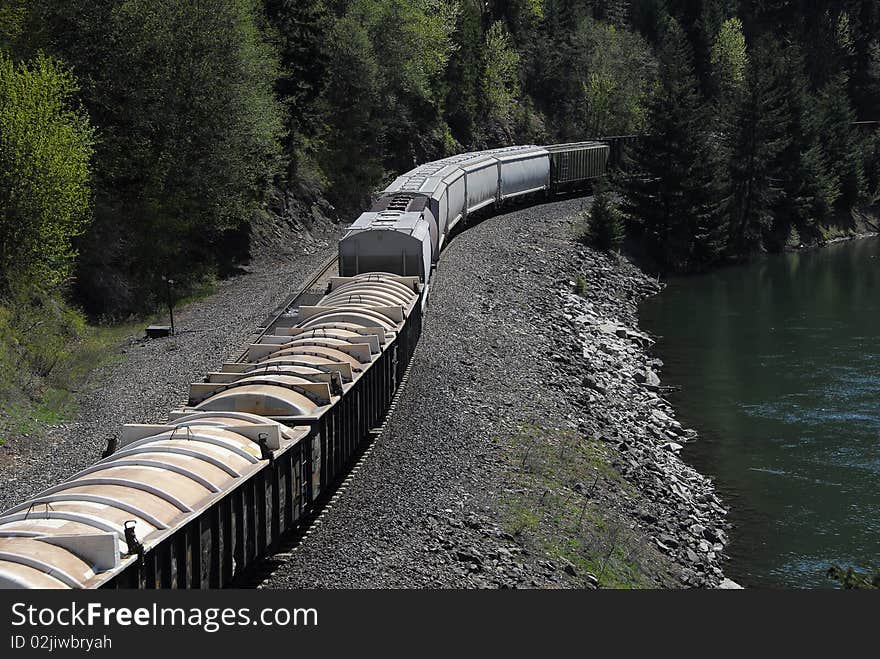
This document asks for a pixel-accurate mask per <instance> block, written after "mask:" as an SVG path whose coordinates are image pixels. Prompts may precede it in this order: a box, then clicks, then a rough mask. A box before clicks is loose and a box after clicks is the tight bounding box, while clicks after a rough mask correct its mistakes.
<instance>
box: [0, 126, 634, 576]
mask: <svg viewBox="0 0 880 659" xmlns="http://www.w3.org/2000/svg"><path fill="white" fill-rule="evenodd" d="M630 139H632V138H612V139H609V140H606V141H604V142H600V141H597V142H581V143H576V144H567V145H554V146H549V147H535V146H526V147H510V148H507V149H496V150H492V151H485V152H479V153H469V154H462V155H460V156H455V157H453V158H447V159H444V160H441V161H437V162H433V163H428V164H426V165H422V166H420V167H418V168H416V169H415V170H413V171H412V172H409V173H407V174H405V175H403V176H401V177H400V178H398V179H397V180H396V181H395V182H394V183H392V185H391V186H389V188H387V189H386V190H385V191H384V192H383V193H382V194H381V196H380V197H379V199H378V201H377V202H376V204H375V205H374V206H373V208H371V209H370V210H369V211H368V212H366V213H364V214H363V215H361V217H360V218H358V220H357V221H356V222H355V223H354V224H353V225H352V226H351V227H349V229H348V231H347V232H346V234H345V236H344V237H343V238H342V240H341V241H340V243H339V256H338V257H337V259H333V260H330V261H328V262H327V263H326V264H324V266H323V267H322V268H321V269H320V270H319V271H318V272H317V273H316V274H315V276H314V277H313V278H312V279H311V280H310V281H309V282H308V283H307V284H306V286H305V287H304V289H303V290H301V291H299V292H298V293H297V294H296V295H294V296H292V297H291V298H289V299H288V300H286V301H285V303H284V304H283V305H282V306H281V307H279V309H277V310H276V311H275V312H273V314H271V315H270V317H269V318H268V319H267V321H266V322H265V323H264V326H263V327H262V328H260V329H259V330H258V332H257V333H256V334H255V336H254V337H253V340H252V342H251V344H250V345H249V346H248V347H247V348H246V349H245V350H244V351H243V352H242V353H241V354H240V355H238V357H237V358H236V359H234V360H233V361H230V362H228V363H226V364H223V366H222V368H221V369H220V370H219V371H216V372H212V373H209V374H208V375H207V376H206V377H205V378H204V381H202V382H196V383H193V384H192V385H191V386H190V391H189V398H188V400H187V401H186V404H185V405H184V406H182V407H181V409H179V410H175V411H173V412H171V414H170V416H169V420H168V422H167V423H166V424H161V425H126V426H125V427H124V428H123V431H122V434H121V437H120V439H119V442H118V445H116V446H111V447H109V448H110V449H111V450H108V453H109V455H108V457H105V458H104V459H103V460H101V461H99V462H97V463H96V464H94V465H92V466H91V467H89V468H87V469H85V470H83V471H81V472H79V473H77V474H76V475H74V476H72V477H71V478H69V479H68V480H66V481H64V482H63V483H60V484H58V485H55V486H53V487H51V488H49V489H47V490H45V491H43V492H41V493H40V494H39V495H37V496H36V497H35V498H33V499H31V500H29V501H26V502H24V503H22V504H20V505H18V506H15V507H14V508H12V509H10V510H8V511H6V512H4V513H3V514H2V515H0V588H3V587H11V588H128V587H134V588H220V587H224V586H228V585H231V584H233V583H236V582H241V580H242V579H244V580H245V582H247V579H248V575H252V574H253V571H254V570H253V569H254V566H259V565H260V561H261V560H262V559H263V558H264V557H265V556H267V555H268V554H270V553H271V552H272V550H273V549H274V548H277V547H278V546H280V545H281V543H282V541H283V540H284V539H285V538H286V539H287V544H288V545H289V544H290V539H291V538H294V539H295V538H296V537H297V533H299V534H300V535H301V534H302V533H303V532H304V530H305V529H307V528H308V523H309V522H310V520H314V519H315V518H316V515H317V514H318V513H320V511H321V510H322V506H324V505H325V504H326V503H327V501H328V500H329V497H330V496H331V494H332V493H333V492H334V491H335V490H336V488H337V487H338V486H339V484H340V483H343V482H344V479H345V477H346V475H347V474H349V473H350V470H351V466H352V464H353V463H354V462H355V461H357V460H358V459H359V458H361V457H362V456H363V454H364V451H365V450H368V448H369V446H370V445H371V443H372V441H373V440H374V439H375V437H376V436H377V434H378V433H379V432H380V429H381V425H382V424H383V422H384V419H385V418H386V415H387V413H388V411H389V409H390V408H391V406H392V401H393V400H394V399H395V396H396V395H397V393H398V392H399V388H400V385H401V383H402V382H403V381H404V380H405V374H406V373H407V371H408V367H409V363H410V360H411V358H412V354H413V351H414V349H415V345H416V343H417V341H418V338H419V335H420V332H421V326H422V319H423V314H424V312H425V308H426V304H427V298H428V291H429V287H430V276H431V272H432V269H433V267H434V266H435V265H436V263H437V261H438V259H439V257H440V253H441V250H442V249H443V247H444V245H445V243H446V241H447V239H448V237H449V236H450V235H451V232H452V231H453V229H455V228H456V226H458V225H460V224H463V223H465V222H466V221H467V219H468V217H469V215H473V214H474V213H476V212H478V211H480V210H481V209H483V208H488V207H498V206H501V205H503V204H504V203H507V202H509V201H511V200H514V199H522V198H526V197H530V196H535V195H539V194H545V195H546V194H555V193H560V192H565V191H569V190H572V189H576V188H578V187H580V186H582V185H585V184H588V183H589V182H590V181H591V180H593V179H595V178H597V177H600V176H603V175H604V174H605V172H606V170H607V168H608V167H609V166H610V165H613V164H615V163H616V162H617V161H619V157H620V151H621V149H622V146H623V145H624V144H625V143H626V142H627V141H628V140H630ZM337 260H338V275H337V274H336V272H335V270H334V267H335V266H336V262H337ZM294 543H295V540H294Z"/></svg>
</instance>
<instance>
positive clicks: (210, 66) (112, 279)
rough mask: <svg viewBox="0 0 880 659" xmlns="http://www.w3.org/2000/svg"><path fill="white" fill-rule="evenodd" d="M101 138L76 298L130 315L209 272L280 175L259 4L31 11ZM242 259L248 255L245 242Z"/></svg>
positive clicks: (149, 3) (81, 4) (233, 0)
mask: <svg viewBox="0 0 880 659" xmlns="http://www.w3.org/2000/svg"><path fill="white" fill-rule="evenodd" d="M32 2H33V6H34V8H35V10H34V19H35V21H36V22H37V23H38V24H39V26H40V28H39V29H40V31H41V32H42V34H43V35H44V39H45V44H46V48H47V49H48V50H50V51H51V52H53V53H56V54H57V55H59V56H60V57H61V58H62V59H63V60H64V61H66V62H68V63H69V64H71V65H72V66H73V69H74V71H75V72H76V73H77V75H78V77H79V79H80V82H81V85H82V99H83V102H84V105H85V107H86V109H87V110H88V111H89V113H90V115H91V118H92V121H93V123H94V124H95V125H96V126H97V127H98V130H99V137H100V139H99V140H98V141H97V144H96V154H95V156H96V157H95V163H96V167H95V182H96V189H95V221H94V222H93V224H92V225H91V227H90V229H89V231H88V232H87V233H86V234H85V235H84V236H83V238H82V240H81V241H80V244H79V246H80V254H81V258H80V262H79V264H78V265H79V267H78V274H77V289H78V291H79V293H80V300H81V301H82V302H83V303H84V304H85V305H86V306H87V308H88V309H89V310H90V311H94V312H108V311H113V312H129V311H132V310H135V309H139V308H143V306H144V305H148V304H149V302H150V301H151V300H154V299H155V298H156V297H157V296H162V297H164V295H165V285H164V284H163V282H162V277H163V276H166V277H169V278H172V279H174V280H175V281H176V282H178V283H179V285H180V287H181V288H182V290H186V287H187V286H191V285H196V284H197V283H198V282H200V281H201V280H202V279H203V278H204V276H206V275H209V274H211V273H213V272H214V271H215V270H216V268H217V267H218V266H219V262H220V261H221V260H223V259H224V258H225V257H226V256H227V255H226V254H225V253H224V251H223V250H224V247H225V240H224V237H225V236H227V235H228V234H229V233H230V232H239V231H242V228H243V226H242V225H246V223H247V221H248V220H249V219H250V215H251V212H252V211H253V210H254V209H255V207H256V206H257V204H258V202H259V200H260V199H261V197H262V196H263V193H264V190H265V188H266V187H267V185H268V183H269V181H271V180H272V178H273V177H274V175H275V173H276V172H277V170H278V166H279V158H278V156H279V145H278V138H279V136H280V134H281V132H282V118H281V111H280V107H279V105H278V104H277V102H276V100H275V95H274V93H273V85H274V80H275V77H276V73H277V61H276V59H275V57H274V54H273V51H272V49H271V48H270V47H269V45H268V44H267V43H266V41H265V39H264V36H263V33H262V32H261V31H260V25H261V23H262V21H263V17H262V15H261V12H262V9H261V8H259V7H258V6H257V5H256V0H216V1H214V2H210V3H208V2H197V3H196V2H194V3H189V2H187V3H181V2H177V1H176V0H128V1H126V2H122V1H121V0H70V2H64V3H57V2H52V1H50V0H32ZM236 242H237V249H239V250H240V248H241V247H245V248H246V244H247V243H246V242H245V241H241V240H240V241H236Z"/></svg>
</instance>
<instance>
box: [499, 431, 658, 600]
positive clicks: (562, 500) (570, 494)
mask: <svg viewBox="0 0 880 659" xmlns="http://www.w3.org/2000/svg"><path fill="white" fill-rule="evenodd" d="M508 459H509V461H510V472H511V480H512V481H513V483H512V484H513V487H511V488H510V489H509V490H508V494H506V495H505V500H504V526H505V530H506V531H507V532H508V533H510V534H512V535H514V536H515V537H517V538H518V539H519V540H520V541H521V542H523V543H524V544H527V545H532V546H533V547H534V548H537V549H539V550H541V551H542V552H543V553H544V554H546V555H548V556H550V557H551V558H554V559H557V560H558V561H561V562H569V563H571V564H572V565H574V568H575V574H576V575H577V576H580V577H581V578H584V579H586V578H587V574H588V573H589V574H591V575H593V576H594V577H595V578H596V579H597V580H598V582H599V585H600V586H602V587H604V588H641V587H646V586H648V585H649V584H650V579H649V578H648V577H647V575H646V568H645V566H644V564H643V556H642V551H643V548H642V543H641V541H640V539H639V538H637V537H636V536H635V534H633V533H632V531H631V530H630V529H629V527H628V526H627V525H626V523H625V522H624V521H622V520H620V519H618V518H617V516H616V515H615V513H614V512H613V511H611V510H609V509H608V504H607V500H604V499H603V500H600V499H599V496H598V495H599V493H600V491H603V490H607V489H608V487H609V485H611V486H612V487H613V488H616V489H618V490H622V491H624V492H626V491H627V490H629V489H630V488H631V486H630V485H629V484H628V483H627V482H626V481H625V480H624V479H623V478H622V477H621V476H620V474H619V473H618V472H617V470H615V469H614V467H613V466H612V465H611V464H610V460H609V457H608V454H607V449H606V447H605V446H604V445H603V444H601V443H600V442H598V441H596V440H594V439H592V438H585V437H580V436H579V435H578V434H577V433H574V432H571V431H564V430H555V429H546V428H538V427H528V426H524V427H522V428H520V431H519V432H518V433H517V435H516V436H515V437H514V438H513V442H512V443H511V449H510V450H509V452H508Z"/></svg>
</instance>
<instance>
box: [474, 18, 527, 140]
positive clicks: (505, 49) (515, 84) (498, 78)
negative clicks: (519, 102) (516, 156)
mask: <svg viewBox="0 0 880 659" xmlns="http://www.w3.org/2000/svg"><path fill="white" fill-rule="evenodd" d="M484 51H485V52H484V59H485V63H486V68H485V71H484V72H483V93H484V94H485V102H486V112H487V115H488V118H489V120H490V121H492V122H493V123H494V124H495V125H496V126H497V127H498V128H499V129H500V131H501V133H502V134H503V135H504V136H505V138H507V139H508V140H512V136H513V119H514V112H515V103H516V98H517V96H518V94H519V60H520V58H519V53H517V51H516V50H515V48H514V47H513V43H512V41H511V38H510V33H509V32H508V31H507V28H505V27H504V25H503V24H502V23H500V22H496V23H493V24H492V26H491V27H490V28H489V32H488V34H486V42H485V47H484Z"/></svg>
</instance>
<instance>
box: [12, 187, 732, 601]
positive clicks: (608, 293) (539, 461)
mask: <svg viewBox="0 0 880 659" xmlns="http://www.w3.org/2000/svg"><path fill="white" fill-rule="evenodd" d="M588 206H589V201H588V200H579V199H576V200H565V201H558V202H553V203H546V204H543V205H536V206H532V207H525V208H520V209H518V210H513V211H510V212H507V213H505V214H503V215H498V216H495V217H492V218H488V219H485V220H483V221H482V222H480V223H478V224H476V225H475V226H472V227H470V228H468V229H467V230H466V231H464V232H463V233H461V234H460V235H458V236H456V237H455V238H454V239H453V240H452V241H451V243H450V244H449V246H448V248H447V249H446V250H445V252H444V255H443V258H442V261H441V264H440V266H439V268H438V270H437V272H436V273H435V276H434V277H433V278H432V282H431V296H430V305H429V309H428V312H427V315H426V317H425V322H424V330H423V334H422V338H421V340H420V342H419V345H418V347H417V349H416V352H415V356H414V358H413V362H412V365H411V370H410V374H409V380H408V384H407V386H406V387H405V389H404V390H403V391H402V392H401V395H400V398H399V401H398V404H397V406H396V409H395V411H394V413H393V414H392V415H391V417H390V418H389V423H388V425H387V428H386V430H385V432H384V434H383V435H382V436H381V437H379V439H378V440H376V443H375V445H374V447H373V450H372V452H371V453H370V454H369V455H368V456H367V457H366V459H365V460H364V463H363V465H362V466H361V468H360V469H359V470H358V472H357V473H356V474H355V475H354V476H353V478H352V479H351V480H350V483H349V484H348V485H347V487H346V488H345V489H344V490H343V491H342V492H341V493H340V496H339V497H338V498H337V499H336V501H335V502H334V504H333V506H332V507H330V508H328V509H327V510H326V511H325V513H324V515H323V517H322V518H321V520H320V522H319V523H318V524H316V525H315V527H314V528H313V530H312V532H311V533H310V534H309V535H308V536H307V538H306V539H305V540H304V541H303V543H302V544H301V546H299V547H298V548H297V549H296V551H294V552H293V553H292V554H291V555H290V557H289V558H286V559H285V560H283V561H282V562H281V563H280V565H277V567H275V569H274V571H273V572H272V574H271V575H270V576H269V577H268V579H267V581H266V583H265V584H264V585H265V586H266V587H270V588H303V587H305V588H386V587H390V588H418V587H440V588H450V587H452V588H459V587H465V588H507V587H515V588H521V587H528V588H535V587H537V588H546V587H551V588H556V587H564V588H568V587H577V588H580V587H586V588H595V587H682V586H685V587H687V586H701V587H705V586H717V585H719V584H721V583H722V582H723V573H722V570H721V564H722V561H723V558H724V546H725V545H726V543H727V536H726V533H725V531H726V523H725V519H724V518H725V512H726V511H725V510H724V508H723V507H722V505H721V504H720V502H719V501H718V499H717V497H716V495H715V493H714V489H713V487H712V484H711V483H710V482H709V481H708V480H707V479H706V478H704V477H703V476H701V475H700V474H698V473H697V472H696V471H694V470H693V469H692V468H690V467H689V466H688V465H686V464H685V463H684V462H683V461H682V460H681V459H680V457H679V454H680V451H681V449H682V446H683V445H684V444H686V442H688V441H692V440H694V439H695V438H696V434H695V433H694V432H693V431H689V430H686V429H683V428H682V427H681V426H680V424H678V422H677V421H675V418H674V411H673V410H672V409H671V407H670V406H669V404H668V403H667V402H666V401H665V400H664V399H663V398H662V387H661V384H660V379H659V376H658V372H659V370H660V367H661V364H660V363H659V362H658V361H657V360H655V359H652V358H651V356H650V354H649V351H650V346H651V344H652V341H651V339H650V337H648V336H647V335H645V334H644V333H642V332H640V331H639V329H638V327H637V304H638V301H639V300H640V299H643V298H644V297H645V296H648V295H653V294H656V293H657V292H658V291H659V290H660V286H659V284H658V283H657V282H655V281H653V280H652V279H651V278H650V277H648V276H646V275H645V274H643V273H642V272H641V271H640V270H638V268H636V267H635V266H633V265H631V264H630V263H629V262H627V261H626V260H625V259H622V258H621V257H619V256H616V255H606V254H600V253H598V252H595V251H593V250H592V249H589V248H586V247H584V246H582V245H580V244H579V243H578V242H577V241H576V240H575V236H576V234H577V233H578V231H580V230H581V228H582V218H581V214H582V212H583V211H584V210H585V209H586V208H587V207H588ZM322 236H323V237H322V238H320V239H312V240H310V241H309V243H308V247H307V249H302V250H289V251H288V252H287V253H286V256H285V257H284V258H283V259H281V260H275V261H271V262H270V261H268V260H256V261H255V264H254V265H253V266H252V267H251V268H250V269H249V272H248V273H247V274H244V275H242V276H239V277H236V278H235V279H232V280H229V281H226V282H222V283H221V284H220V285H219V287H218V291H217V292H216V293H215V294H214V295H212V296H211V297H209V298H207V299H204V300H201V301H198V302H195V303H193V304H191V305H189V306H188V307H186V308H185V309H183V310H181V311H180V312H179V313H178V314H177V324H178V326H179V328H180V330H181V331H180V333H179V334H177V335H176V336H174V337H170V338H167V339H158V340H153V341H145V340H143V339H141V338H133V339H131V340H130V341H129V342H128V344H127V345H126V346H124V348H123V350H124V355H123V356H122V359H121V360H120V361H119V362H118V363H116V364H113V365H110V366H105V367H101V368H99V369H98V370H97V371H96V372H95V373H94V374H93V377H92V378H91V385H90V387H89V388H88V389H87V390H85V391H83V392H82V393H81V394H80V396H79V398H80V400H79V404H80V412H79V414H78V415H77V418H76V419H75V420H73V421H71V422H69V423H65V424H63V425H62V426H60V427H55V428H51V429H50V430H49V431H48V433H47V437H46V438H45V439H44V440H42V441H39V442H34V441H28V440H27V439H21V438H19V439H15V440H13V441H12V442H10V443H9V445H8V446H6V447H4V448H3V449H0V450H3V451H4V453H5V456H6V459H7V460H6V463H5V464H3V465H0V509H4V508H7V507H9V506H12V505H14V504H16V503H19V502H20V501H22V500H24V499H26V498H28V497H30V496H33V495H34V494H36V493H37V492H39V491H40V490H42V489H44V488H46V487H48V486H51V485H53V484H55V483H58V482H59V481H61V480H63V479H64V478H66V477H68V476H70V475H72V474H73V473H75V472H76V471H78V470H80V469H82V468H85V467H87V466H89V465H91V464H93V463H94V462H95V461H96V460H98V459H99V457H100V455H101V452H102V451H103V450H104V448H105V447H106V445H107V443H108V440H109V439H111V437H113V436H114V435H116V434H118V432H119V430H120V429H121V427H122V425H123V424H124V423H158V422H163V421H164V420H165V419H166V418H167V415H168V412H169V411H170V410H171V409H173V408H175V407H178V406H179V405H180V404H181V403H182V401H183V400H184V398H185V397H186V393H187V389H188V385H189V383H190V382H193V381H198V380H201V379H202V378H203V376H204V375H205V373H207V372H208V371H211V370H214V369H216V368H217V367H218V366H219V365H220V364H221V363H222V362H223V361H224V360H226V359H228V358H230V357H232V356H233V355H235V354H238V352H239V351H240V350H241V349H242V348H243V347H244V345H245V344H246V343H247V341H248V339H249V338H250V337H251V335H252V334H253V331H254V329H255V328H256V327H257V326H258V325H259V324H260V322H261V321H262V320H263V319H264V318H265V317H266V314H267V313H268V312H269V311H271V310H272V309H273V308H275V306H276V305H277V304H278V303H279V302H281V301H282V300H283V299H284V298H285V297H286V296H287V295H289V294H290V293H291V292H293V291H295V290H297V289H298V288H299V287H300V286H301V285H302V284H303V283H304V282H305V280H306V278H307V277H308V275H309V274H311V273H312V272H313V271H314V270H315V268H317V267H318V265H319V264H320V263H321V262H323V261H324V260H325V259H326V258H327V256H328V255H329V254H330V253H332V251H333V250H334V249H335V236H333V235H331V234H330V233H326V234H322ZM272 564H273V565H274V564H275V562H272Z"/></svg>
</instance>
